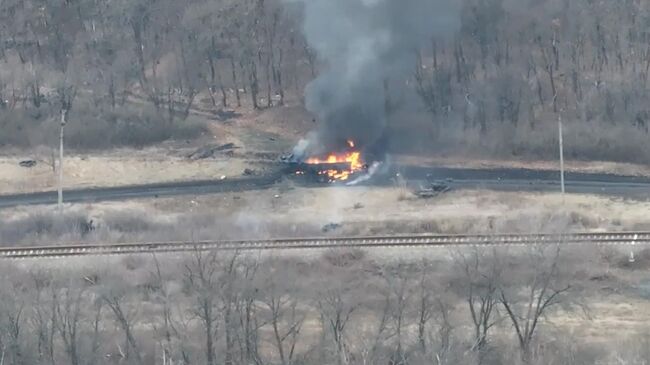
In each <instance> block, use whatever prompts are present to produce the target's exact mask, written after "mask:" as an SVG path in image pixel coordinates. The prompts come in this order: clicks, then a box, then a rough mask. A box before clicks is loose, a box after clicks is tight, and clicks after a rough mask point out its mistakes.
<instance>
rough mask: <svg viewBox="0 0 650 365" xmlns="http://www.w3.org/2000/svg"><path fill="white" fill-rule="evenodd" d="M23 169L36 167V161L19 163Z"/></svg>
mask: <svg viewBox="0 0 650 365" xmlns="http://www.w3.org/2000/svg"><path fill="white" fill-rule="evenodd" d="M18 164H19V165H20V166H22V167H34V166H36V161H34V160H25V161H20V162H19V163H18Z"/></svg>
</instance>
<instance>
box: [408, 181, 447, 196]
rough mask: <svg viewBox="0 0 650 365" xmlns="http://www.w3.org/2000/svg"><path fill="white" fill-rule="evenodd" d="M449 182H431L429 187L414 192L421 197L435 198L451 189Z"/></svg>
mask: <svg viewBox="0 0 650 365" xmlns="http://www.w3.org/2000/svg"><path fill="white" fill-rule="evenodd" d="M450 189H451V188H450V187H449V185H448V184H446V183H445V182H441V181H436V182H433V183H431V185H429V187H428V188H424V189H420V190H417V191H415V192H414V194H415V195H416V196H417V197H419V198H434V197H436V196H438V195H440V194H442V193H446V192H448V191H449V190H450Z"/></svg>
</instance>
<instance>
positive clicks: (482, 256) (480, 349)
mask: <svg viewBox="0 0 650 365" xmlns="http://www.w3.org/2000/svg"><path fill="white" fill-rule="evenodd" d="M455 263H456V265H457V267H458V268H459V269H460V272H461V274H462V276H461V278H460V280H459V282H458V283H457V284H458V285H457V286H458V287H459V288H462V293H461V295H463V296H464V297H465V300H466V302H467V306H468V309H469V312H470V317H471V320H472V325H473V327H474V331H473V332H474V340H473V342H474V343H473V345H472V349H473V350H475V351H476V353H477V363H478V364H483V363H485V360H486V356H487V354H488V351H489V332H490V329H491V328H492V327H493V326H494V325H495V324H497V322H498V313H497V304H498V303H499V297H498V288H499V280H500V275H501V263H500V261H499V259H498V256H497V254H496V252H494V251H493V252H492V253H491V254H487V253H486V252H485V251H484V250H481V249H474V250H473V251H472V252H471V253H469V254H465V253H463V252H462V251H459V252H457V253H456V255H455Z"/></svg>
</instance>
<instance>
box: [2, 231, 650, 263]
mask: <svg viewBox="0 0 650 365" xmlns="http://www.w3.org/2000/svg"><path fill="white" fill-rule="evenodd" d="M538 244H561V245H577V244H589V245H636V244H639V245H648V244H650V232H618V233H571V234H496V235H401V236H377V237H340V238H291V239H274V240H246V241H243V240H242V241H202V242H151V243H118V244H102V245H88V244H86V245H83V244H77V245H61V246H40V247H14V248H2V249H0V259H29V258H47V257H50V258H51V257H72V256H103V255H126V254H149V253H173V252H193V251H213V250H221V251H251V250H299V249H303V250H304V249H329V248H367V249H370V248H379V247H405V248H406V247H448V246H525V245H538Z"/></svg>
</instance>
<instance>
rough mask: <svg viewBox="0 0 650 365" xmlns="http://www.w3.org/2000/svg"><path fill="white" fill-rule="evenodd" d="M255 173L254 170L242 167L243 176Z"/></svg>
mask: <svg viewBox="0 0 650 365" xmlns="http://www.w3.org/2000/svg"><path fill="white" fill-rule="evenodd" d="M255 174H257V172H255V170H251V169H244V176H253V175H255Z"/></svg>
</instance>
